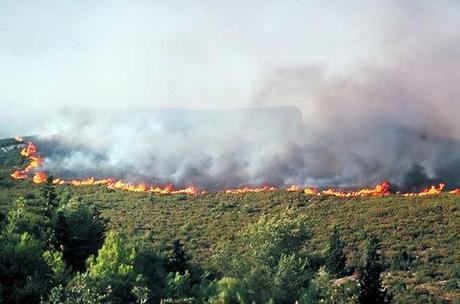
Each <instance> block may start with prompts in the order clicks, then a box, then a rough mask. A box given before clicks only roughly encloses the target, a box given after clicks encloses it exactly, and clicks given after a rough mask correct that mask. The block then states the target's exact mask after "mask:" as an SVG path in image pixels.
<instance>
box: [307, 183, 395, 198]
mask: <svg viewBox="0 0 460 304" xmlns="http://www.w3.org/2000/svg"><path fill="white" fill-rule="evenodd" d="M303 192H304V193H305V194H306V195H332V196H337V197H357V196H383V195H389V194H390V184H389V183H388V182H386V181H385V182H383V183H381V184H378V185H377V186H375V187H374V188H372V189H366V188H365V189H361V190H359V191H349V192H346V191H338V190H333V189H326V190H322V191H320V190H318V189H316V188H311V187H309V188H305V189H304V191H303Z"/></svg>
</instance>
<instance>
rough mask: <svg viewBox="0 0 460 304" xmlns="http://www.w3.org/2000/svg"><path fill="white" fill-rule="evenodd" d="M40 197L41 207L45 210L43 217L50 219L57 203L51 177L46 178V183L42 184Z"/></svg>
mask: <svg viewBox="0 0 460 304" xmlns="http://www.w3.org/2000/svg"><path fill="white" fill-rule="evenodd" d="M41 196H42V200H43V205H44V209H45V215H46V217H47V218H48V219H51V217H52V215H53V211H54V209H56V207H57V202H56V198H57V195H56V189H55V187H54V185H53V177H51V176H48V178H47V179H46V182H45V183H44V185H43V187H42V190H41Z"/></svg>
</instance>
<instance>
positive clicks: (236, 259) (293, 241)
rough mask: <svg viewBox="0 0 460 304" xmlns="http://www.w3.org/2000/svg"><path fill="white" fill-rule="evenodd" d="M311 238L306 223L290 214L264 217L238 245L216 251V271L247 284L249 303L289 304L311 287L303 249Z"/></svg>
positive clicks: (241, 238)
mask: <svg viewBox="0 0 460 304" xmlns="http://www.w3.org/2000/svg"><path fill="white" fill-rule="evenodd" d="M310 236H311V234H310V232H309V229H308V227H307V223H306V221H305V220H304V219H303V218H301V217H299V216H297V215H295V214H293V213H291V212H286V213H284V214H282V215H280V216H275V217H267V216H263V217H261V218H260V219H259V221H258V222H257V223H254V224H252V225H250V226H249V227H248V228H246V229H244V230H243V231H242V232H241V233H240V234H239V235H238V236H237V238H236V243H230V244H229V243H223V244H221V245H220V246H219V247H218V248H216V254H215V256H214V263H215V267H216V269H219V270H221V271H222V273H223V275H224V276H227V277H231V278H235V279H238V280H241V282H243V283H244V286H245V288H246V291H247V292H246V294H245V300H246V301H248V302H249V303H250V302H252V301H256V302H264V301H269V300H274V301H275V302H278V303H283V302H289V301H290V300H292V299H294V298H296V297H297V295H298V289H299V288H303V287H306V286H307V285H308V280H309V274H310V273H311V272H310V271H309V269H308V268H309V267H308V264H307V263H306V256H305V254H304V252H303V249H305V244H306V241H307V240H308V238H309V237H310ZM296 272H297V274H298V273H301V275H300V276H296ZM296 289H297V290H296ZM294 290H296V291H295V292H294V293H293V291H294Z"/></svg>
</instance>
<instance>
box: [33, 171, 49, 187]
mask: <svg viewBox="0 0 460 304" xmlns="http://www.w3.org/2000/svg"><path fill="white" fill-rule="evenodd" d="M47 178H48V175H47V174H46V173H45V172H35V174H34V177H32V182H34V183H35V184H43V183H44V182H46V179H47Z"/></svg>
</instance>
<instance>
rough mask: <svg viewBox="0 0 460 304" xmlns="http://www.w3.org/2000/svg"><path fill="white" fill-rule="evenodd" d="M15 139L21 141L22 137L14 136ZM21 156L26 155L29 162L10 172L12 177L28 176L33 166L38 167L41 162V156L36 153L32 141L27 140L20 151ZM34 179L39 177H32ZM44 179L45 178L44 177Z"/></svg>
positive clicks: (21, 177)
mask: <svg viewBox="0 0 460 304" xmlns="http://www.w3.org/2000/svg"><path fill="white" fill-rule="evenodd" d="M15 139H16V140H17V141H20V142H22V138H20V137H15ZM20 154H21V156H23V157H26V158H28V159H29V164H28V165H27V166H26V167H25V168H24V169H22V170H17V171H14V172H13V173H11V175H10V176H11V177H12V178H14V179H23V180H24V179H27V177H29V173H30V171H32V170H34V169H35V168H38V167H40V166H41V165H42V164H43V158H41V157H40V156H39V155H37V147H36V146H35V145H34V144H33V143H32V142H30V141H29V142H28V143H27V146H26V147H24V148H22V149H21V151H20ZM35 180H37V181H38V180H39V177H35V176H34V177H33V182H35ZM45 180H46V178H45Z"/></svg>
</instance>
